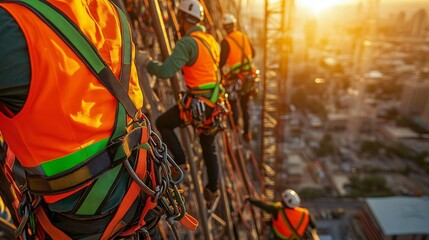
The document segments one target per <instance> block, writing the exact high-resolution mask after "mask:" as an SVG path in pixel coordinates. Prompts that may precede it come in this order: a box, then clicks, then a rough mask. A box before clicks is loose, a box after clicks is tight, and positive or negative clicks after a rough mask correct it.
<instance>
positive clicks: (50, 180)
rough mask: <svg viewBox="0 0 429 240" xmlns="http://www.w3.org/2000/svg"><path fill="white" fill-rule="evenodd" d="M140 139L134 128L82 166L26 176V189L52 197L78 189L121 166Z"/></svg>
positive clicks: (136, 129)
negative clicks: (43, 174)
mask: <svg viewBox="0 0 429 240" xmlns="http://www.w3.org/2000/svg"><path fill="white" fill-rule="evenodd" d="M140 138H141V128H135V129H133V130H132V131H131V132H130V133H128V134H127V135H126V137H124V138H123V139H122V140H120V141H116V142H113V143H112V144H110V145H108V146H107V147H106V148H105V149H103V150H102V151H100V152H99V153H97V154H96V155H94V156H92V157H90V158H89V159H88V160H86V161H85V162H83V163H82V164H80V165H77V166H76V167H74V168H71V169H69V170H67V171H65V172H62V173H60V174H56V175H53V176H50V177H46V176H41V175H30V174H28V175H27V184H28V188H29V189H30V190H31V191H32V192H33V193H36V194H42V195H54V194H59V193H63V192H67V191H70V190H73V189H75V188H77V187H80V186H82V185H84V184H86V183H88V182H89V181H91V180H93V179H95V178H97V177H98V176H100V175H101V174H102V173H104V172H106V171H107V170H109V169H111V168H112V167H115V166H117V165H119V164H121V163H122V161H118V160H119V159H123V158H124V157H127V158H128V157H129V156H130V155H131V151H132V150H133V149H135V148H136V147H138V146H139V145H140ZM146 143H147V141H146ZM112 156H114V157H113V158H112Z"/></svg>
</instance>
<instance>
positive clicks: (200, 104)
mask: <svg viewBox="0 0 429 240" xmlns="http://www.w3.org/2000/svg"><path fill="white" fill-rule="evenodd" d="M193 37H194V38H195V39H197V40H198V41H201V43H203V45H204V46H205V47H206V48H207V50H208V51H209V53H210V56H211V57H212V60H213V62H214V64H216V60H215V57H214V56H213V53H212V52H211V51H210V48H209V46H208V45H207V43H206V42H205V41H204V40H203V39H201V38H200V37H198V36H193ZM224 95H225V93H224V89H223V88H222V86H221V85H220V73H219V70H218V72H217V74H216V83H215V86H214V88H210V89H199V88H193V89H188V91H187V92H186V93H185V94H184V95H183V96H182V97H181V98H180V100H179V101H178V106H179V109H180V118H181V119H182V120H183V121H184V122H185V124H186V125H188V124H192V125H193V126H194V128H195V129H197V132H198V133H203V134H206V135H213V134H216V133H217V132H218V131H221V130H223V129H225V128H226V115H227V114H228V113H229V109H230V107H229V103H228V101H227V100H226V98H225V97H224Z"/></svg>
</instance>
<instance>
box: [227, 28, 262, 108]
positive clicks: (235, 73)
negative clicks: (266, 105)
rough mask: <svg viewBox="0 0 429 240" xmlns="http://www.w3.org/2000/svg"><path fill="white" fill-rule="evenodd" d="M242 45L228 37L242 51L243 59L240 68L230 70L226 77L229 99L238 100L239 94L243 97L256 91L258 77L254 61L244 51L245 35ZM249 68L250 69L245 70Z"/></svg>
mask: <svg viewBox="0 0 429 240" xmlns="http://www.w3.org/2000/svg"><path fill="white" fill-rule="evenodd" d="M242 36H243V38H242V40H243V41H242V45H240V44H239V43H238V42H237V40H236V39H235V38H232V37H229V36H228V37H227V38H228V39H231V40H232V41H233V42H234V43H235V44H236V45H237V46H238V48H239V49H240V50H241V53H242V58H241V63H240V67H239V68H236V69H233V70H230V71H229V72H228V74H227V75H226V76H225V79H226V81H225V89H226V92H227V93H228V98H229V99H231V100H235V99H237V98H238V95H237V94H240V95H241V96H243V95H246V94H252V93H255V91H256V77H257V73H256V70H255V68H254V66H253V64H252V61H251V60H250V59H249V58H248V57H247V56H246V54H245V51H244V43H245V38H244V34H243V35H242ZM245 66H247V68H248V69H245Z"/></svg>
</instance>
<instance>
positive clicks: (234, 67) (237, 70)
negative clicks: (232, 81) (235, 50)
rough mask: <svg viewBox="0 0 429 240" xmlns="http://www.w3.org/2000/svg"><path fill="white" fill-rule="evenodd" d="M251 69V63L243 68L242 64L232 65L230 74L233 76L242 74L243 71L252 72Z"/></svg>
mask: <svg viewBox="0 0 429 240" xmlns="http://www.w3.org/2000/svg"><path fill="white" fill-rule="evenodd" d="M250 69H251V67H250V64H249V63H246V64H245V65H244V66H243V67H241V62H239V63H236V64H234V65H232V66H231V67H230V68H229V72H230V73H232V74H237V73H240V72H241V70H244V71H247V70H250Z"/></svg>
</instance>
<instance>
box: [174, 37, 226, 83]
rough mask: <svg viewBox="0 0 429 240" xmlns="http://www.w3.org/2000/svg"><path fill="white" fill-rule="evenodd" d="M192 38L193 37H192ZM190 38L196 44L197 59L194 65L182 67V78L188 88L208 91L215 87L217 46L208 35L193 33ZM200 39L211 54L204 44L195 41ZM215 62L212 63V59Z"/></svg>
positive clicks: (217, 57) (217, 63)
mask: <svg viewBox="0 0 429 240" xmlns="http://www.w3.org/2000/svg"><path fill="white" fill-rule="evenodd" d="M193 36H194V37H193ZM191 37H192V38H194V40H195V41H196V42H197V46H198V57H197V60H196V61H195V63H194V64H193V65H191V66H184V67H183V68H182V70H183V77H184V79H185V83H186V86H188V88H191V89H193V88H198V89H210V88H214V87H215V85H216V78H217V72H218V65H219V58H220V55H219V54H220V53H219V46H218V43H217V42H216V40H215V39H214V37H213V36H212V35H210V34H208V33H204V32H201V31H195V32H192V33H191ZM195 37H198V38H200V39H202V40H203V41H204V42H205V43H206V44H207V46H208V47H209V48H210V51H211V53H210V52H209V50H208V49H207V47H206V46H204V43H202V42H201V41H199V40H197V39H195ZM212 56H213V57H214V60H215V62H213V57H212Z"/></svg>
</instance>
